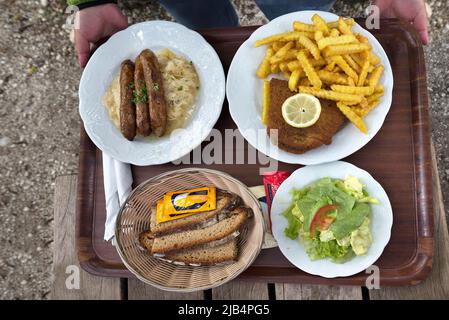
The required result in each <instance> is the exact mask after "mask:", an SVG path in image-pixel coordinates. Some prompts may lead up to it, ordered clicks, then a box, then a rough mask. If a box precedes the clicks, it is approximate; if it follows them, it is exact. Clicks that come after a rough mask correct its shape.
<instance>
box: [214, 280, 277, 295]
mask: <svg viewBox="0 0 449 320" xmlns="http://www.w3.org/2000/svg"><path fill="white" fill-rule="evenodd" d="M212 299H213V300H268V285H267V284H266V283H259V282H244V281H235V280H234V281H231V282H229V283H225V284H224V285H222V286H220V287H217V288H214V289H212Z"/></svg>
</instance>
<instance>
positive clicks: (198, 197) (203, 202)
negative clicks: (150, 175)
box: [156, 187, 217, 223]
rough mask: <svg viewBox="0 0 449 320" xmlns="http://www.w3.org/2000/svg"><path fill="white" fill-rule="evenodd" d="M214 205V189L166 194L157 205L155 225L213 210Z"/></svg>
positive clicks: (215, 202) (198, 189) (207, 188)
mask: <svg viewBox="0 0 449 320" xmlns="http://www.w3.org/2000/svg"><path fill="white" fill-rule="evenodd" d="M216 205H217V201H216V188H215V187H203V188H196V189H189V190H180V191H175V192H167V193H166V194H165V195H164V198H163V199H162V200H160V201H158V203H157V207H156V223H161V222H165V221H171V220H175V219H180V218H184V217H188V216H190V215H193V214H195V213H199V212H205V211H210V210H214V209H215V208H216Z"/></svg>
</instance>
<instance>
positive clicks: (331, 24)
mask: <svg viewBox="0 0 449 320" xmlns="http://www.w3.org/2000/svg"><path fill="white" fill-rule="evenodd" d="M343 21H344V22H345V23H346V25H347V26H349V27H352V26H353V25H355V20H354V19H353V18H348V19H343ZM327 26H328V27H329V29H333V28H338V20H337V21H332V22H329V23H328V24H327Z"/></svg>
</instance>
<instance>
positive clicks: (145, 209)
mask: <svg viewBox="0 0 449 320" xmlns="http://www.w3.org/2000/svg"><path fill="white" fill-rule="evenodd" d="M212 185H213V186H216V187H217V188H220V189H223V190H227V191H231V192H233V193H235V194H237V195H239V196H240V197H241V198H242V200H243V202H244V204H245V205H246V206H248V207H250V208H251V209H252V210H253V212H254V215H253V217H252V218H251V219H249V222H248V224H247V227H246V228H245V229H244V230H243V232H242V234H241V235H240V236H239V238H238V239H239V240H238V245H239V256H238V261H236V262H234V263H232V264H228V265H221V266H187V265H186V266H183V265H174V264H171V263H169V262H165V261H162V260H160V259H157V258H155V257H153V256H151V255H150V254H149V253H148V252H147V251H145V250H143V249H142V248H141V246H140V244H139V240H138V237H139V234H140V233H141V232H143V231H145V230H148V228H149V224H150V217H149V215H150V212H151V206H152V204H154V203H155V202H156V201H157V200H159V199H161V198H162V197H163V195H164V194H165V193H166V192H168V191H175V190H181V189H191V188H198V187H203V186H212ZM263 230H264V227H263V217H262V211H261V207H260V204H259V201H258V200H257V199H256V197H255V196H254V195H253V194H252V193H251V192H250V191H249V189H248V188H247V187H246V186H245V185H244V184H243V183H241V182H240V181H238V180H236V179H234V178H233V177H231V176H230V175H228V174H225V173H222V172H219V171H215V170H208V169H197V168H187V169H181V170H176V171H171V172H167V173H163V174H160V175H158V176H156V177H153V178H151V179H149V180H147V181H146V182H143V183H142V184H140V185H139V186H138V187H137V188H135V189H134V190H133V192H132V193H131V194H130V195H129V197H128V199H127V200H126V201H125V203H124V204H123V205H122V207H121V209H120V212H119V214H118V217H117V224H116V230H115V237H116V241H117V245H116V247H117V251H118V253H119V255H120V257H121V259H122V261H123V263H124V264H125V266H126V267H127V268H128V269H129V270H130V271H131V272H132V273H133V274H134V275H135V276H136V277H137V278H138V279H140V280H141V281H143V282H145V283H147V284H150V285H152V286H154V287H157V288H159V289H163V290H169V291H176V292H191V291H196V290H205V289H210V288H214V287H217V286H219V285H222V284H223V283H225V282H228V281H230V280H232V279H234V278H235V277H237V276H238V275H239V274H240V273H241V272H243V271H244V270H245V269H246V268H247V267H248V266H249V265H250V264H251V263H252V262H253V261H254V260H255V258H256V257H257V255H258V254H259V252H260V249H261V247H262V242H263V233H264V231H263Z"/></svg>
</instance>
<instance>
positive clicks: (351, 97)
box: [299, 86, 362, 104]
mask: <svg viewBox="0 0 449 320" xmlns="http://www.w3.org/2000/svg"><path fill="white" fill-rule="evenodd" d="M299 92H302V93H308V94H311V95H313V96H315V97H317V98H322V99H327V100H334V101H345V102H349V103H351V104H358V103H360V102H361V101H362V96H360V95H356V94H348V93H341V92H336V91H331V90H324V89H317V88H311V87H304V86H299Z"/></svg>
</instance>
